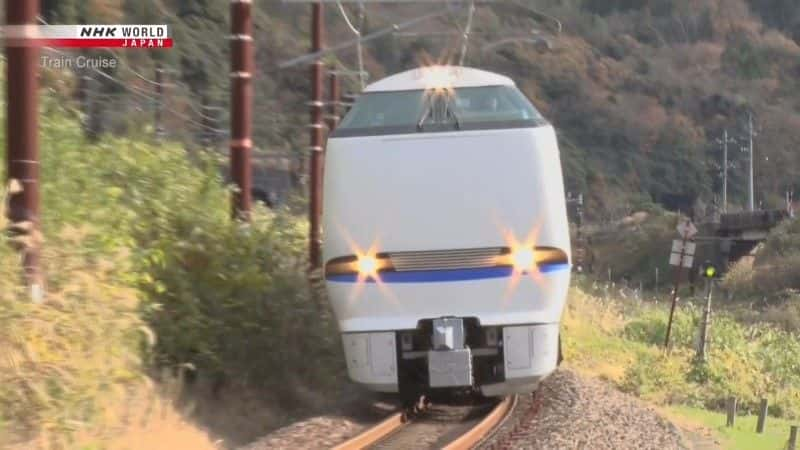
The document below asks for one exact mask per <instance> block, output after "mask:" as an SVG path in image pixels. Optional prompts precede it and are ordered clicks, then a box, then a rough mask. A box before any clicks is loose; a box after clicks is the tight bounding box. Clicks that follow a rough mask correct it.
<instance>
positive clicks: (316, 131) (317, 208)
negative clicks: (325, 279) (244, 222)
mask: <svg viewBox="0 0 800 450" xmlns="http://www.w3.org/2000/svg"><path fill="white" fill-rule="evenodd" d="M322 27H323V23H322V3H321V2H317V3H314V4H313V5H312V6H311V51H312V52H318V51H320V50H322V33H323V28H322ZM322 72H323V64H322V61H321V60H319V59H317V60H316V61H314V63H313V64H312V65H311V103H310V105H311V127H310V129H311V148H310V150H311V167H310V173H309V178H310V185H309V191H310V192H309V195H310V201H309V211H308V219H309V220H308V221H309V225H310V230H309V250H308V255H309V263H310V269H311V270H314V269H317V268H319V266H320V248H321V246H322V239H321V236H320V225H319V219H320V215H321V212H322V151H323V147H322V145H323V143H322V140H323V135H322V133H323V129H322V128H323V126H324V125H323V123H322V108H323V106H324V103H323V101H322V84H323V83H322V82H323V80H322Z"/></svg>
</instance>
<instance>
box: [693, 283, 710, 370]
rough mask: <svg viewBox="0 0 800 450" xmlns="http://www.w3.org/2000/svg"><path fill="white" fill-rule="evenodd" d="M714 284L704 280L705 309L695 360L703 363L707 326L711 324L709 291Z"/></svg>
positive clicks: (705, 353) (706, 349)
mask: <svg viewBox="0 0 800 450" xmlns="http://www.w3.org/2000/svg"><path fill="white" fill-rule="evenodd" d="M713 289H714V282H713V281H712V280H711V279H709V278H706V309H705V310H704V311H703V323H702V325H701V327H700V342H699V343H698V347H697V359H698V360H699V361H701V362H705V361H706V359H707V357H708V354H707V352H708V325H709V323H710V322H711V291H712V290H713Z"/></svg>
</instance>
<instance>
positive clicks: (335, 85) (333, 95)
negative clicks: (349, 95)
mask: <svg viewBox="0 0 800 450" xmlns="http://www.w3.org/2000/svg"><path fill="white" fill-rule="evenodd" d="M328 96H329V97H328V130H329V131H330V132H333V130H335V129H336V126H337V125H339V102H340V101H341V97H342V94H341V89H340V87H339V77H338V76H337V75H336V72H333V71H332V72H331V73H330V74H329V75H328Z"/></svg>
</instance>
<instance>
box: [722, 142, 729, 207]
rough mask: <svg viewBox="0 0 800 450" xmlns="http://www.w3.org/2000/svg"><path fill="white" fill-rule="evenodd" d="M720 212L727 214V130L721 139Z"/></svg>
mask: <svg viewBox="0 0 800 450" xmlns="http://www.w3.org/2000/svg"><path fill="white" fill-rule="evenodd" d="M722 212H723V213H727V212H728V129H727V128H726V129H725V133H724V134H723V137H722Z"/></svg>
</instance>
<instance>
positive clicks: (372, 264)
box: [356, 255, 378, 276]
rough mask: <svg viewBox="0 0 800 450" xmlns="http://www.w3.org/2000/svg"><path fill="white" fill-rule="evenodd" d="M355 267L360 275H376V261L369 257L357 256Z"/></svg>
mask: <svg viewBox="0 0 800 450" xmlns="http://www.w3.org/2000/svg"><path fill="white" fill-rule="evenodd" d="M356 267H357V268H358V273H360V274H361V275H365V276H366V275H375V274H376V273H378V260H377V259H375V257H374V256H370V255H364V256H359V257H358V260H356Z"/></svg>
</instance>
